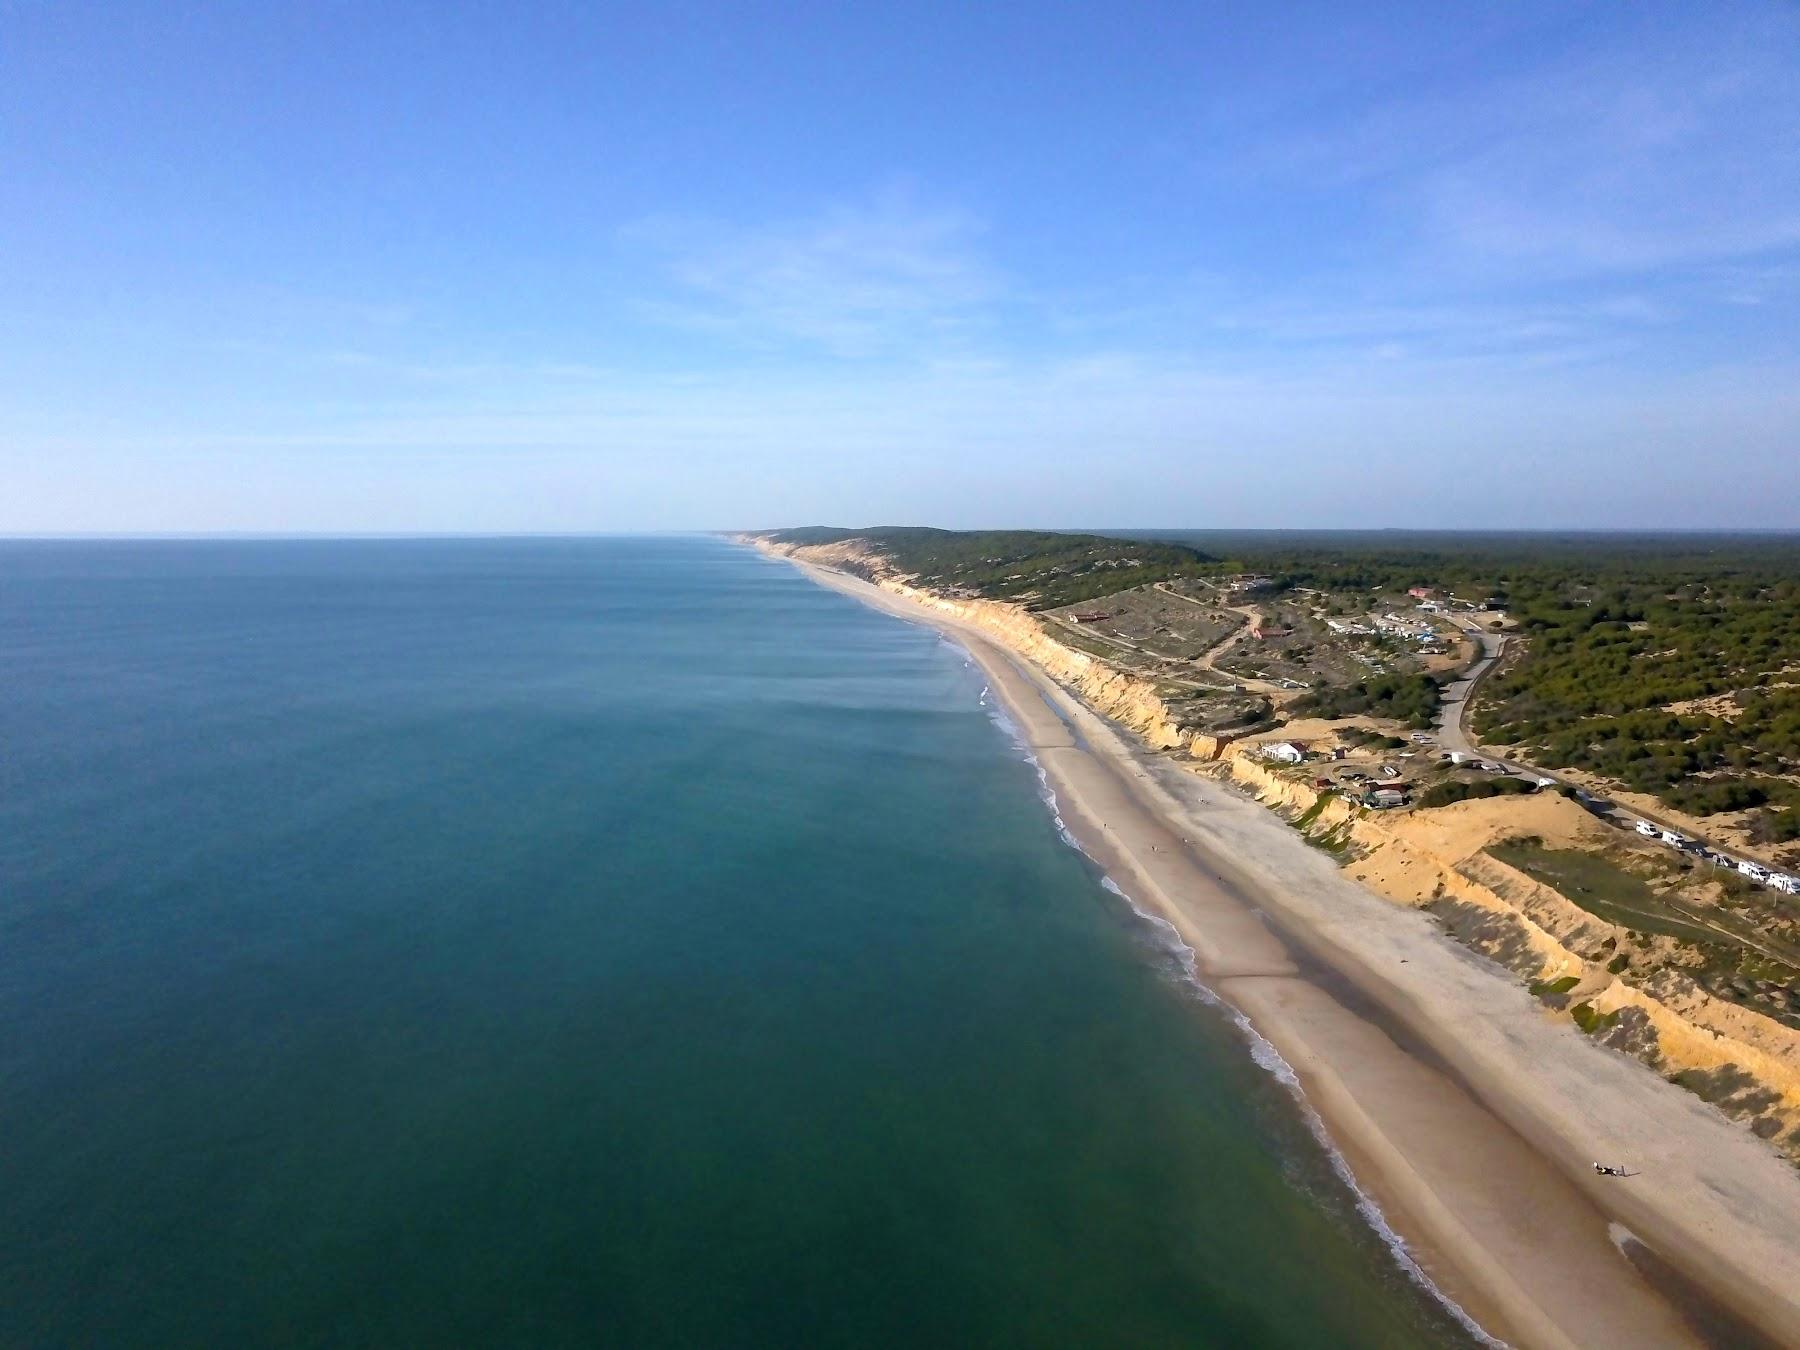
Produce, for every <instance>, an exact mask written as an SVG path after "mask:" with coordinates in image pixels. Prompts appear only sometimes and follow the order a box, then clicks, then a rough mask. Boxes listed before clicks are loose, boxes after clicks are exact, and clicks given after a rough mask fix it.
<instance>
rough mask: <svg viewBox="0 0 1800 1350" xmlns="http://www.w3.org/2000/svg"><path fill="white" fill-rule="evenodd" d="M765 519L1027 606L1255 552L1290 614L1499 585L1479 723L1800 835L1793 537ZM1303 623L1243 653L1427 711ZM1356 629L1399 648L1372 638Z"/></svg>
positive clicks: (1758, 827) (1333, 685) (1531, 749)
mask: <svg viewBox="0 0 1800 1350" xmlns="http://www.w3.org/2000/svg"><path fill="white" fill-rule="evenodd" d="M774 537H775V538H778V539H783V540H787V541H791V542H796V543H835V542H842V541H845V540H849V539H862V540H865V541H867V543H868V544H869V545H870V546H871V547H872V548H875V549H878V550H880V551H882V552H884V553H885V554H887V555H888V556H889V557H890V558H891V559H892V561H893V564H894V566H896V567H897V568H899V569H900V570H901V571H903V572H907V573H910V574H912V575H915V576H917V577H918V578H919V579H920V580H921V581H923V582H924V583H925V584H927V585H931V586H935V587H940V588H943V589H948V590H955V591H960V592H961V593H964V594H972V595H981V596H988V597H993V598H1001V599H1009V600H1014V601H1017V602H1019V603H1022V604H1025V605H1028V606H1029V607H1031V608H1034V609H1052V608H1056V607H1058V606H1062V605H1070V604H1086V603H1088V602H1090V601H1095V600H1099V599H1100V598H1102V597H1104V596H1107V595H1110V594H1114V593H1117V592H1119V591H1122V590H1127V589H1130V588H1132V587H1137V586H1142V585H1144V584H1145V583H1148V582H1157V581H1178V580H1182V579H1184V578H1197V579H1204V578H1218V577H1223V576H1226V575H1234V576H1235V575H1240V574H1246V573H1253V574H1255V575H1256V576H1257V577H1259V578H1267V580H1266V581H1259V582H1257V584H1256V586H1255V589H1254V591H1253V592H1250V593H1249V594H1252V595H1253V596H1254V599H1255V602H1256V603H1257V604H1259V605H1263V606H1265V607H1266V608H1265V612H1267V613H1271V614H1274V615H1277V616H1278V617H1279V616H1280V615H1282V614H1287V613H1290V612H1293V613H1300V614H1302V615H1304V614H1305V613H1306V612H1307V611H1308V610H1310V609H1312V608H1314V607H1322V611H1323V612H1325V613H1337V614H1360V613H1368V612H1371V611H1376V610H1380V609H1382V608H1385V607H1389V606H1400V607H1405V606H1407V605H1409V604H1410V603H1411V601H1410V600H1409V599H1408V597H1407V595H1406V592H1407V590H1408V589H1409V588H1412V587H1430V588H1432V589H1433V591H1434V593H1435V594H1436V596H1437V597H1438V598H1439V599H1441V600H1443V601H1445V602H1446V603H1449V604H1450V605H1451V606H1452V607H1453V608H1464V609H1470V608H1473V607H1474V606H1480V605H1498V606H1503V607H1504V608H1505V611H1506V614H1507V617H1508V623H1509V625H1510V626H1511V628H1512V629H1513V630H1515V631H1516V632H1517V633H1518V634H1519V636H1520V637H1521V638H1522V639H1523V641H1522V642H1520V643H1515V644H1514V647H1513V653H1514V654H1513V656H1512V657H1510V658H1509V660H1508V661H1507V663H1506V665H1505V666H1504V667H1503V668H1502V669H1500V670H1498V671H1496V672H1495V673H1494V674H1493V675H1492V676H1490V677H1489V678H1488V680H1487V681H1486V682H1485V683H1484V685H1483V686H1482V689H1481V691H1480V693H1479V694H1478V696H1477V699H1476V703H1475V706H1474V708H1473V710H1472V716H1473V719H1474V723H1475V729H1476V731H1477V732H1478V733H1479V734H1480V736H1481V737H1482V738H1483V739H1484V740H1487V741H1490V742H1492V743H1495V744H1505V745H1516V746H1518V747H1520V753H1521V754H1522V755H1523V756H1524V757H1525V758H1527V759H1529V760H1531V761H1532V762H1536V763H1541V764H1543V765H1545V766H1546V767H1547V768H1568V769H1579V770H1586V771H1589V772H1592V773H1595V774H1598V775H1601V776H1603V777H1605V778H1607V779H1610V780H1612V781H1615V782H1618V783H1620V784H1622V785H1623V786H1625V787H1627V788H1629V789H1633V790H1636V791H1641V792H1646V793H1651V794H1654V795H1655V796H1657V797H1658V798H1659V799H1660V800H1662V801H1663V802H1665V803H1667V804H1668V805H1669V806H1670V807H1672V808H1674V809H1676V810H1680V811H1685V812H1689V813H1692V814H1696V815H1701V816H1706V815H1713V814H1717V813H1719V812H1726V811H1732V812H1748V813H1751V814H1749V815H1748V816H1747V817H1746V819H1747V821H1748V824H1749V826H1750V829H1751V832H1752V835H1753V836H1754V837H1755V838H1756V839H1757V840H1758V841H1760V842H1762V843H1764V844H1769V845H1780V844H1785V843H1789V842H1791V841H1793V840H1796V839H1800V537H1795V536H1791V535H1700V534H1682V535H1673V534H1664V535H1649V534H1647V535H1600V534H1591V535H1549V534H1442V533H1429V532H1412V533H1409V532H1401V531H1383V532H1380V533H1373V532H1284V531H1168V532H1160V533H1150V534H1141V535H1098V534H1054V533H1046V532H1042V531H1026V530H1005V531H977V532H959V531H950V530H933V529H916V528H891V527H884V528H878V529H867V530H844V529H803V530H787V531H782V532H780V533H778V534H777V535H775V536H774ZM1203 593H1204V592H1203ZM1309 641H1310V635H1297V636H1296V638H1295V639H1294V640H1293V644H1292V645H1291V648H1289V649H1284V648H1282V647H1281V645H1280V642H1279V641H1277V642H1276V643H1274V644H1272V645H1269V646H1267V647H1266V648H1257V649H1255V650H1251V649H1245V651H1242V652H1239V653H1236V654H1234V657H1233V658H1232V659H1235V660H1239V661H1243V660H1247V659H1252V658H1254V657H1262V658H1266V659H1267V660H1269V661H1272V662H1276V663H1277V664H1279V662H1280V661H1282V660H1287V662H1288V667H1287V668H1286V670H1285V673H1286V674H1294V675H1298V676H1301V677H1304V678H1305V681H1306V682H1307V683H1310V684H1312V685H1313V688H1312V689H1310V690H1309V691H1308V692H1307V694H1306V695H1305V696H1304V697H1303V698H1301V699H1300V700H1299V701H1297V702H1296V703H1295V704H1294V705H1292V711H1293V712H1295V713H1297V714H1301V715H1315V716H1324V717H1346V716H1355V715H1372V716H1377V717H1387V718H1393V719H1395V720H1396V721H1399V722H1401V723H1404V724H1406V725H1409V726H1413V727H1421V728H1422V727H1426V726H1429V725H1430V723H1431V719H1432V717H1433V715H1434V713H1435V712H1436V709H1437V705H1438V693H1439V684H1438V681H1439V680H1444V679H1448V678H1450V677H1449V675H1448V673H1443V672H1440V673H1439V674H1438V675H1437V676H1436V677H1435V678H1433V677H1432V676H1430V675H1426V674H1423V673H1419V672H1417V671H1400V670H1393V671H1380V670H1375V671H1366V672H1360V671H1359V672H1350V671H1345V670H1342V669H1339V670H1337V671H1335V672H1333V671H1331V670H1329V669H1327V668H1326V664H1325V663H1321V662H1317V661H1314V660H1313V659H1312V658H1311V657H1310V656H1309V655H1308V654H1307V653H1308V644H1309ZM1148 645H1152V646H1154V643H1153V642H1152V643H1149V644H1148ZM1366 647H1367V650H1368V651H1370V652H1371V653H1373V655H1375V656H1376V657H1378V658H1380V659H1381V660H1382V661H1384V662H1388V660H1389V658H1387V657H1386V656H1384V655H1383V648H1382V640H1381V639H1379V638H1377V637H1371V638H1370V639H1369V640H1368V642H1367V644H1366ZM1112 654H1113V655H1115V656H1116V655H1117V653H1116V652H1115V653H1112ZM1309 665H1310V666H1313V667H1315V668H1314V669H1312V670H1311V671H1310V672H1308V671H1307V670H1306V669H1305V667H1307V666H1309ZM1251 673H1257V672H1254V671H1253V672H1251ZM1346 676H1348V678H1346ZM1270 678H1275V676H1274V675H1271V676H1270ZM1501 790H1505V789H1501Z"/></svg>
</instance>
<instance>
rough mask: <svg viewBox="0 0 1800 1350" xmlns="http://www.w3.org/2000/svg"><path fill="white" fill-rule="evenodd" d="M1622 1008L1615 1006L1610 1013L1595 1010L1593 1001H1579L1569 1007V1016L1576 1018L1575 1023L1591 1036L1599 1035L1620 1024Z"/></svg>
mask: <svg viewBox="0 0 1800 1350" xmlns="http://www.w3.org/2000/svg"><path fill="white" fill-rule="evenodd" d="M1620 1012H1621V1009H1618V1008H1614V1009H1613V1010H1612V1011H1611V1012H1609V1013H1603V1012H1595V1011H1594V1005H1593V1004H1591V1003H1577V1004H1576V1005H1575V1006H1574V1007H1573V1008H1570V1009H1569V1016H1570V1017H1572V1018H1574V1019H1575V1025H1576V1026H1578V1027H1580V1028H1581V1029H1582V1030H1583V1031H1585V1032H1586V1033H1587V1034H1588V1035H1590V1036H1595V1035H1598V1034H1599V1033H1600V1032H1602V1031H1606V1030H1608V1029H1609V1028H1611V1027H1614V1026H1616V1025H1618V1021H1619V1013H1620Z"/></svg>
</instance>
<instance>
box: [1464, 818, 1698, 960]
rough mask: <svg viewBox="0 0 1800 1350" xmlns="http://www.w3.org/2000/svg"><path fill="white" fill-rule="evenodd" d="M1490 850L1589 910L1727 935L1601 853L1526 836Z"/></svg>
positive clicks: (1642, 925) (1643, 928) (1683, 933)
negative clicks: (1557, 846) (1555, 845)
mask: <svg viewBox="0 0 1800 1350" xmlns="http://www.w3.org/2000/svg"><path fill="white" fill-rule="evenodd" d="M1488 852H1489V853H1490V854H1491V855H1493V856H1494V857H1495V858H1497V859H1499V860H1500V861H1501V862H1503V863H1505V864H1506V865H1507V866H1508V867H1513V868H1517V869H1518V870H1519V871H1521V872H1523V873H1524V874H1525V875H1526V876H1528V877H1530V878H1531V879H1532V880H1534V881H1539V882H1542V883H1543V884H1544V885H1546V886H1548V887H1550V888H1551V889H1552V890H1555V891H1560V892H1561V893H1562V894H1563V895H1565V896H1567V897H1568V898H1569V899H1571V900H1573V901H1574V902H1575V903H1576V904H1578V905H1580V906H1581V907H1582V908H1583V909H1585V910H1587V911H1588V912H1589V913H1591V914H1596V915H1598V916H1599V917H1600V918H1602V919H1605V920H1607V921H1608V922H1610V923H1616V924H1619V925H1620V926H1621V927H1624V928H1630V929H1635V930H1637V931H1639V932H1644V933H1661V934H1664V935H1666V936H1668V937H1680V938H1688V939H1690V940H1695V941H1701V942H1717V941H1719V940H1720V939H1721V938H1723V937H1727V935H1726V934H1722V933H1719V932H1716V931H1714V930H1713V929H1711V928H1708V927H1706V926H1704V925H1703V924H1701V923H1698V922H1696V921H1695V920H1694V919H1693V918H1692V917H1691V916H1690V915H1689V914H1688V911H1687V910H1686V909H1685V908H1683V907H1681V906H1679V905H1677V904H1675V903H1673V902H1671V901H1670V900H1668V899H1667V898H1666V897H1664V896H1661V895H1658V894H1657V893H1656V892H1655V891H1654V890H1652V889H1651V888H1650V885H1649V883H1648V882H1646V881H1645V880H1644V879H1643V878H1642V877H1638V876H1633V875H1632V874H1631V873H1630V872H1627V871H1626V870H1625V869H1624V868H1622V867H1620V866H1618V865H1617V864H1616V863H1613V862H1610V861H1609V860H1607V859H1606V858H1603V857H1601V856H1599V855H1598V854H1595V853H1583V852H1580V851H1579V850H1575V849H1553V848H1545V847H1544V845H1542V844H1541V843H1536V842H1533V841H1529V840H1523V839H1513V840H1508V841H1507V842H1505V843H1502V844H1495V845H1493V846H1492V847H1491V848H1489V849H1488Z"/></svg>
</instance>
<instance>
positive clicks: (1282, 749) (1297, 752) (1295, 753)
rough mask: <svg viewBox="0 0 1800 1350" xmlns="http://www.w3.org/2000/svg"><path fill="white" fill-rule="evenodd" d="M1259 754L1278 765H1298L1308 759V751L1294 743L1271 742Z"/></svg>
mask: <svg viewBox="0 0 1800 1350" xmlns="http://www.w3.org/2000/svg"><path fill="white" fill-rule="evenodd" d="M1257 753H1258V754H1259V755H1260V756H1261V757H1262V758H1264V759H1270V760H1274V761H1275V762H1276V763H1277V764H1298V763H1300V762H1301V761H1302V760H1304V759H1305V758H1306V751H1304V750H1302V749H1301V748H1300V747H1299V746H1298V745H1295V744H1294V743H1293V742H1292V741H1271V742H1270V743H1269V744H1267V745H1265V746H1263V747H1262V749H1261V750H1259V751H1258V752H1257Z"/></svg>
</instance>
